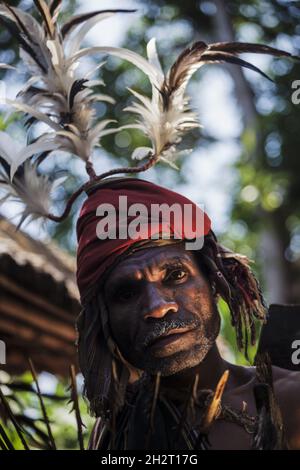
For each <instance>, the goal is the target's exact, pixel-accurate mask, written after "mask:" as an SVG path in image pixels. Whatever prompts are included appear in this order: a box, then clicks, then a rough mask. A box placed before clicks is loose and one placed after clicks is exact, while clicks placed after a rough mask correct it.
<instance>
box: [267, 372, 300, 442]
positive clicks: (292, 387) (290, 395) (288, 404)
mask: <svg viewBox="0 0 300 470" xmlns="http://www.w3.org/2000/svg"><path fill="white" fill-rule="evenodd" d="M273 383H274V392H275V396H276V399H277V401H278V404H279V407H280V410H281V413H282V418H283V422H284V424H285V429H286V433H287V437H288V440H289V442H290V445H291V447H292V448H295V449H300V372H294V371H290V370H286V369H281V368H279V367H275V366H273Z"/></svg>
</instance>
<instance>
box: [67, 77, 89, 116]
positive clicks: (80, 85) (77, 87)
mask: <svg viewBox="0 0 300 470" xmlns="http://www.w3.org/2000/svg"><path fill="white" fill-rule="evenodd" d="M86 82H88V80H87V79H86V78H81V79H79V80H76V81H75V82H74V83H73V85H72V88H71V90H70V95H69V109H72V108H73V104H74V99H75V96H76V95H77V93H79V92H80V91H82V90H84V89H85V88H86V87H85V86H84V84H85V83H86Z"/></svg>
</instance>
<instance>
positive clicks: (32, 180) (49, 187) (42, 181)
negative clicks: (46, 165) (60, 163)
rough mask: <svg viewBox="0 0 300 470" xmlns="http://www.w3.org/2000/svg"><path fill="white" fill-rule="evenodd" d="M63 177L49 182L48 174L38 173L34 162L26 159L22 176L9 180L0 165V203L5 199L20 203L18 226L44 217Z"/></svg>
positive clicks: (63, 179)
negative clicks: (0, 194)
mask: <svg viewBox="0 0 300 470" xmlns="http://www.w3.org/2000/svg"><path fill="white" fill-rule="evenodd" d="M65 179H66V177H61V178H57V179H56V180H55V181H53V182H51V181H50V179H49V177H48V176H46V175H40V174H38V171H37V165H36V163H31V162H30V161H27V162H26V163H25V164H24V168H23V173H22V176H16V177H15V178H14V180H13V181H11V179H10V178H9V176H8V175H7V174H6V173H5V171H4V169H3V167H2V168H1V167H0V189H1V190H2V192H3V196H2V197H1V198H0V204H2V203H3V202H5V201H13V202H17V203H20V205H21V206H22V210H21V211H20V215H21V219H20V222H19V224H18V227H20V226H21V225H22V224H23V222H24V221H26V220H27V221H28V222H31V221H33V220H37V219H45V218H46V217H47V215H48V214H49V212H50V209H51V202H50V201H51V196H52V194H53V192H54V191H55V189H56V188H57V187H58V186H60V185H61V184H62V183H63V182H64V181H65Z"/></svg>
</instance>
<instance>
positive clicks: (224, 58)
mask: <svg viewBox="0 0 300 470" xmlns="http://www.w3.org/2000/svg"><path fill="white" fill-rule="evenodd" d="M202 60H203V61H204V62H227V63H229V64H234V65H240V66H241V67H245V68H246V69H250V70H253V72H257V73H259V74H260V75H262V76H263V77H264V78H267V79H268V80H270V81H271V82H273V80H272V78H270V77H268V75H266V74H265V73H264V72H263V71H262V70H260V69H259V68H258V67H256V66H255V65H252V64H250V62H247V61H246V60H243V59H240V58H239V57H236V56H235V55H233V54H229V53H227V52H215V53H213V54H212V53H209V54H206V53H204V54H203V55H202V57H201V61H202Z"/></svg>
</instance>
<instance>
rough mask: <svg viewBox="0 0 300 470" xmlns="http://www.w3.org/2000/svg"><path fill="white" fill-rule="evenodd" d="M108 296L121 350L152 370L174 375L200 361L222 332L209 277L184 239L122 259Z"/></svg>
mask: <svg viewBox="0 0 300 470" xmlns="http://www.w3.org/2000/svg"><path fill="white" fill-rule="evenodd" d="M104 296H105V302H106V305H107V308H108V312H109V321H110V326H111V330H112V335H113V338H114V340H115V342H116V344H117V345H118V347H119V349H120V351H121V353H122V355H123V356H124V358H125V359H126V360H127V361H128V362H129V363H130V364H132V365H133V366H135V367H137V368H138V369H142V370H145V371H147V372H149V373H153V374H154V373H157V372H161V373H162V375H172V374H175V373H177V372H179V371H181V370H184V369H187V368H191V367H194V366H196V365H197V364H199V363H200V362H201V361H202V360H203V359H204V358H205V356H206V354H207V353H208V351H209V350H210V348H211V347H212V345H213V344H214V342H215V340H216V337H217V335H218V333H219V329H220V317H219V314H218V311H217V307H216V304H215V302H214V300H213V297H212V294H211V290H210V287H209V285H208V282H207V280H206V278H205V277H204V275H203V274H202V273H201V271H200V269H199V266H198V265H197V262H196V259H195V258H194V254H193V253H192V252H189V251H186V250H185V249H184V246H183V245H181V244H180V245H179V244H178V245H168V246H161V247H153V248H147V249H142V250H139V251H137V252H135V253H134V254H132V255H131V256H129V257H128V258H126V259H125V260H123V261H121V262H120V263H119V264H118V265H117V267H115V268H114V270H113V271H112V272H111V273H110V275H109V276H108V278H107V280H106V282H105V286H104Z"/></svg>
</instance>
